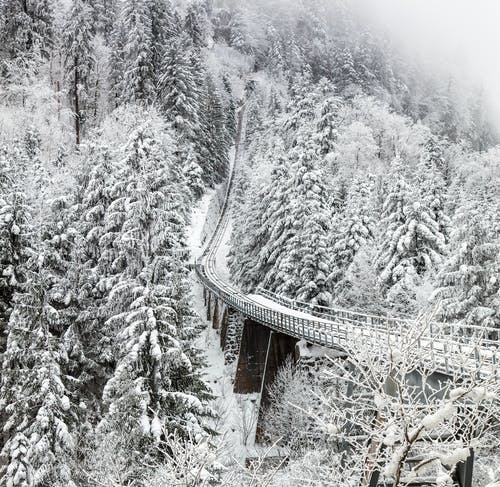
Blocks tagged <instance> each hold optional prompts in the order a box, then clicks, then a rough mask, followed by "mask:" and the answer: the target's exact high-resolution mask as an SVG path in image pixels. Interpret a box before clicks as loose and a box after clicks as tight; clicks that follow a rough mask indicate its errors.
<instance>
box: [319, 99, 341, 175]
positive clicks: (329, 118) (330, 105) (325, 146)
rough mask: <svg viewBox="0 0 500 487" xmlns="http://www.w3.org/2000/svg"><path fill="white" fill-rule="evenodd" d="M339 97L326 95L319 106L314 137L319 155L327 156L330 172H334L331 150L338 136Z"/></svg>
mask: <svg viewBox="0 0 500 487" xmlns="http://www.w3.org/2000/svg"><path fill="white" fill-rule="evenodd" d="M340 105H341V102H340V98H338V97H336V96H333V95H331V96H328V97H326V98H325V99H324V100H323V102H322V104H321V106H320V118H319V120H318V124H317V133H316V135H315V138H316V140H317V143H318V144H319V146H320V148H321V155H322V156H325V157H327V158H328V159H327V162H328V163H329V164H330V165H331V166H332V173H334V174H335V173H336V167H335V166H334V158H333V154H332V153H333V151H334V149H335V142H336V141H337V137H338V125H339V120H338V118H339V114H338V112H339V108H340Z"/></svg>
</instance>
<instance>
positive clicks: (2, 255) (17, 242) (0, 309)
mask: <svg viewBox="0 0 500 487" xmlns="http://www.w3.org/2000/svg"><path fill="white" fill-rule="evenodd" d="M10 152H11V151H9V150H7V148H5V149H4V148H2V149H1V150H0V356H1V354H2V353H3V352H4V350H5V344H6V338H7V323H8V321H9V318H10V314H11V312H12V305H13V298H14V295H15V293H16V292H17V291H18V290H19V289H20V287H21V286H22V283H23V282H24V281H25V273H26V263H27V261H28V258H29V257H30V254H31V239H32V235H31V234H32V229H31V226H30V211H29V206H28V202H27V198H26V195H25V193H24V191H22V190H21V187H22V185H23V184H24V181H23V179H22V177H20V176H21V170H20V168H19V167H18V168H16V169H17V170H16V171H14V167H13V164H12V163H11V160H10V159H11V157H12V154H11V153H10ZM0 377H1V373H0Z"/></svg>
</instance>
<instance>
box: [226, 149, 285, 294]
mask: <svg viewBox="0 0 500 487" xmlns="http://www.w3.org/2000/svg"><path fill="white" fill-rule="evenodd" d="M269 156H271V157H272V158H273V159H272V160H273V167H272V170H271V174H270V178H269V182H268V183H267V184H263V185H261V186H260V187H252V188H251V190H247V193H248V194H247V195H246V196H245V197H244V198H243V197H242V199H241V201H240V204H239V205H238V206H237V209H236V211H235V213H234V219H235V224H234V226H233V233H232V236H231V240H232V249H231V253H230V256H229V267H230V270H231V275H232V276H233V279H234V280H235V281H236V282H239V283H241V286H242V287H243V289H245V290H246V291H251V290H254V289H255V288H256V287H257V286H259V285H260V284H262V285H263V286H265V287H267V288H269V289H275V279H276V274H277V272H278V269H277V267H276V259H277V257H278V256H279V255H280V252H281V251H282V246H283V244H284V242H285V241H286V239H287V237H288V235H289V231H290V228H291V226H292V222H291V221H290V219H289V218H288V212H287V208H288V207H289V194H288V193H287V184H288V181H289V164H288V161H287V159H286V158H285V157H284V154H283V148H279V147H278V148H277V149H276V150H275V151H274V152H273V153H271V154H269ZM241 182H242V181H241V180H240V183H241ZM242 189H243V188H242ZM235 191H236V190H235Z"/></svg>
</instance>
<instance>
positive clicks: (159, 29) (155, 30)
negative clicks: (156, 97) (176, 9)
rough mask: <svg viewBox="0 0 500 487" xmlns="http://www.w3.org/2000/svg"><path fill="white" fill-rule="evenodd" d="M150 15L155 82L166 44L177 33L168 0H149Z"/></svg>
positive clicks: (160, 67) (159, 71) (156, 81)
mask: <svg viewBox="0 0 500 487" xmlns="http://www.w3.org/2000/svg"><path fill="white" fill-rule="evenodd" d="M149 12H150V16H151V46H152V51H153V72H154V73H155V75H156V79H155V84H157V83H158V78H159V75H160V73H161V69H162V65H163V59H164V57H165V53H166V50H167V46H168V45H169V43H170V42H171V41H172V39H173V38H174V37H175V36H176V35H177V34H178V32H177V29H178V27H177V26H176V25H175V19H174V15H173V8H172V4H171V2H170V1H169V0H166V1H165V0H149Z"/></svg>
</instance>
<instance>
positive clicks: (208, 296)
mask: <svg viewBox="0 0 500 487" xmlns="http://www.w3.org/2000/svg"><path fill="white" fill-rule="evenodd" d="M205 292H206V294H205V306H206V308H207V321H210V320H211V319H212V314H211V311H212V293H211V292H210V291H205Z"/></svg>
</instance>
